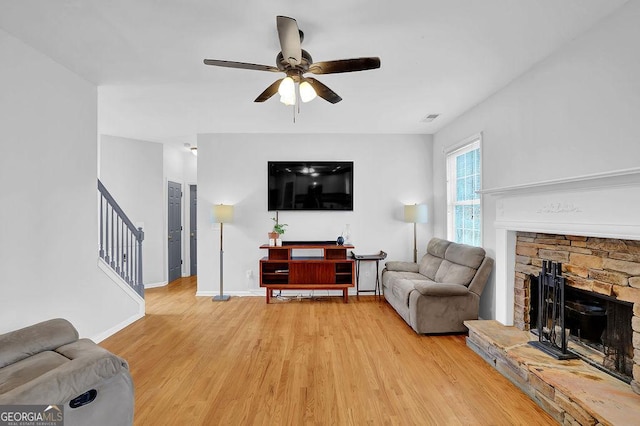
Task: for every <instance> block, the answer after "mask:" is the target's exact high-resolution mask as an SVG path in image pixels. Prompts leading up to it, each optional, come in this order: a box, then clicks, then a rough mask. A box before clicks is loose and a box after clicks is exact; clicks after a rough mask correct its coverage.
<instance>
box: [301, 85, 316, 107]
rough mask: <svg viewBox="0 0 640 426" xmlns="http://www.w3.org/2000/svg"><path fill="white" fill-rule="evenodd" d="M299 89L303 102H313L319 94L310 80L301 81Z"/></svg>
mask: <svg viewBox="0 0 640 426" xmlns="http://www.w3.org/2000/svg"><path fill="white" fill-rule="evenodd" d="M299 90H300V99H301V100H302V102H311V101H312V100H314V99H315V98H316V96H318V95H317V93H316V91H315V90H313V87H312V86H311V84H309V82H308V81H306V80H305V81H303V82H302V83H300V87H299Z"/></svg>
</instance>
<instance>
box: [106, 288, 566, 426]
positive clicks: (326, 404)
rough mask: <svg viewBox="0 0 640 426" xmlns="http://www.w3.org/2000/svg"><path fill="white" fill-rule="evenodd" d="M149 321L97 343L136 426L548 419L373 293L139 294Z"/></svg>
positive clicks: (464, 352)
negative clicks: (223, 298)
mask: <svg viewBox="0 0 640 426" xmlns="http://www.w3.org/2000/svg"><path fill="white" fill-rule="evenodd" d="M146 302H147V315H146V316H145V317H144V318H142V319H140V320H139V321H137V322H135V323H134V324H132V325H130V326H128V327H127V328H125V329H124V330H122V331H120V332H118V333H117V334H115V335H114V336H111V337H110V338H109V339H106V340H105V341H103V342H102V343H101V346H103V347H105V348H106V349H108V350H110V351H112V352H114V353H116V354H118V355H120V356H122V357H123V358H125V359H126V360H127V361H128V362H129V365H130V368H131V374H132V376H133V381H134V385H135V424H136V425H214V424H231V425H253V424H260V425H261V424H266V425H302V424H317V425H347V424H353V425H361V424H370V425H378V424H391V425H414V424H415V425H428V424H443V425H455V424H468V425H516V424H523V425H524V424H527V425H530V424H538V425H544V424H555V422H554V421H553V420H552V419H551V418H550V417H549V416H548V415H547V414H546V413H545V412H544V411H543V410H542V409H540V408H539V407H538V406H537V405H536V404H535V403H534V402H533V401H531V400H530V399H529V398H528V397H527V396H526V395H525V394H524V393H522V392H521V391H520V390H519V389H518V388H516V387H515V386H514V385H512V384H511V383H510V382H509V381H508V380H507V379H505V378H504V377H502V376H501V375H500V374H499V373H497V372H496V371H495V370H494V369H493V368H491V367H490V366H489V365H488V364H486V363H485V361H483V360H482V359H481V358H480V357H479V356H478V355H476V354H475V353H474V352H472V351H471V350H470V349H468V348H467V347H466V345H465V340H464V336H460V335H457V336H418V335H416V334H415V333H414V332H413V330H412V329H411V328H410V327H409V326H407V324H406V323H405V322H404V321H402V319H400V317H399V316H398V315H397V314H396V313H395V311H394V310H393V309H392V308H391V307H390V306H389V305H388V304H387V303H386V302H385V301H384V300H382V299H378V298H376V297H375V296H360V297H359V298H356V297H350V298H349V303H348V304H343V303H342V299H341V298H340V297H336V298H324V299H319V300H305V299H302V300H292V301H290V302H282V301H274V302H273V303H272V304H270V305H267V304H265V300H264V298H259V297H243V298H242V297H233V298H231V300H230V301H228V302H215V303H214V302H212V301H211V299H210V298H208V297H195V279H194V278H183V279H179V280H177V281H175V282H173V283H171V284H170V285H169V286H167V287H164V288H157V289H151V290H148V291H147V292H146Z"/></svg>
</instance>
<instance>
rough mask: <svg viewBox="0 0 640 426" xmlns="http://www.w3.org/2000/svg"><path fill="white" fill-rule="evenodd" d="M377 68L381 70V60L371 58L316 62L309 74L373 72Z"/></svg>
mask: <svg viewBox="0 0 640 426" xmlns="http://www.w3.org/2000/svg"><path fill="white" fill-rule="evenodd" d="M376 68H380V58H377V57H369V58H354V59H339V60H337V61H326V62H316V63H313V64H311V65H310V66H309V72H311V73H313V74H337V73H341V72H354V71H365V70H373V69H376Z"/></svg>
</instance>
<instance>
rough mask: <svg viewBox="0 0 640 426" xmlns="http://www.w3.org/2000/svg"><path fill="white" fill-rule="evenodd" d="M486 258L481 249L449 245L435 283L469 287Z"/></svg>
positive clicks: (464, 245) (454, 244)
mask: <svg viewBox="0 0 640 426" xmlns="http://www.w3.org/2000/svg"><path fill="white" fill-rule="evenodd" d="M484 258H485V251H484V249H483V248H481V247H473V246H468V245H466V244H458V243H449V244H448V245H447V248H446V251H445V253H444V260H443V261H442V262H441V263H440V266H439V268H438V271H437V272H436V274H435V281H436V282H441V283H450V284H461V285H464V286H468V285H469V283H470V282H471V280H472V279H473V277H474V276H475V274H476V271H477V270H478V268H479V267H480V265H481V264H482V261H483V260H484Z"/></svg>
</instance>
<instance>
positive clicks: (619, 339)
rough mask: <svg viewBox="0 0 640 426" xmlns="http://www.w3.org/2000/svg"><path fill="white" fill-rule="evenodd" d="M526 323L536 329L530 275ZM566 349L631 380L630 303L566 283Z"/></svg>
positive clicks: (533, 280)
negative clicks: (527, 321)
mask: <svg viewBox="0 0 640 426" xmlns="http://www.w3.org/2000/svg"><path fill="white" fill-rule="evenodd" d="M529 278H530V288H529V296H530V297H529V301H530V304H529V324H531V330H532V332H534V334H537V333H536V330H535V326H534V325H535V324H537V323H538V322H537V321H538V314H539V313H538V310H539V296H538V277H537V276H535V275H530V276H529ZM565 288H566V291H565V300H564V303H565V305H564V320H565V328H566V330H567V331H568V332H569V333H568V334H569V339H568V347H567V350H568V351H569V352H571V353H573V354H575V355H577V356H578V357H580V358H582V359H583V360H585V361H586V362H588V363H589V364H591V365H593V366H595V367H597V368H599V369H601V370H603V371H605V372H607V373H609V374H611V375H612V376H614V377H616V378H618V379H620V380H623V381H624V382H626V383H630V382H631V380H632V379H633V331H632V328H631V321H632V317H633V305H632V304H631V303H627V302H624V301H620V300H617V299H615V298H613V297H609V296H605V295H601V294H598V293H595V292H590V291H585V290H581V289H578V288H574V287H570V286H566V287H565Z"/></svg>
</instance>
